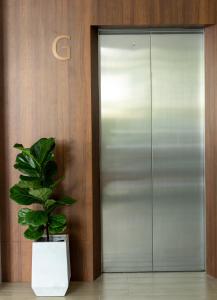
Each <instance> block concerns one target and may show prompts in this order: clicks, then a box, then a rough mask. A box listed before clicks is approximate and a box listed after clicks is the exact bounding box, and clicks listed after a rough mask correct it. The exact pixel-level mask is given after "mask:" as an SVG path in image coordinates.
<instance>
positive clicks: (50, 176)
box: [10, 138, 76, 241]
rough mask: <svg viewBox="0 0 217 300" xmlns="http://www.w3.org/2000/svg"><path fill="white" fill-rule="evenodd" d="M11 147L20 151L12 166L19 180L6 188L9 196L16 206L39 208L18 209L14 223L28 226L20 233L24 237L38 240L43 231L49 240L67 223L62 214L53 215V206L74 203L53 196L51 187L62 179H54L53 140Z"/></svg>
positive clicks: (55, 170)
mask: <svg viewBox="0 0 217 300" xmlns="http://www.w3.org/2000/svg"><path fill="white" fill-rule="evenodd" d="M14 147H15V148H16V149H18V150H19V151H20V153H19V154H18V155H17V157H16V162H15V165H14V168H15V169H17V170H18V171H20V172H21V175H20V178H19V182H18V183H17V184H15V185H14V186H12V187H11V189H10V198H11V199H12V200H14V201H15V202H16V203H17V204H20V205H24V206H26V205H32V204H38V207H40V208H39V209H38V210H36V209H30V208H26V207H23V208H20V210H19V211H18V223H19V224H20V225H23V226H28V228H27V229H26V231H25V232H24V236H25V237H26V238H27V239H30V240H38V239H40V238H41V237H42V236H43V235H44V234H45V233H46V237H47V241H49V235H50V234H59V233H62V232H63V231H64V230H65V229H66V226H67V220H66V217H65V215H64V214H55V209H56V208H58V207H60V206H66V205H67V206H68V205H72V204H74V203H75V202H76V200H75V199H73V198H71V197H69V196H63V197H60V198H58V199H57V198H56V197H55V196H54V191H55V188H56V187H57V185H58V184H59V183H60V182H61V181H62V179H63V178H58V179H56V174H57V164H56V162H55V157H54V149H55V139H54V138H41V139H40V140H38V141H37V142H36V143H35V144H33V145H32V146H31V147H30V148H25V147H24V146H23V145H21V144H15V145H14Z"/></svg>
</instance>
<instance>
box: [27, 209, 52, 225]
mask: <svg viewBox="0 0 217 300" xmlns="http://www.w3.org/2000/svg"><path fill="white" fill-rule="evenodd" d="M25 221H26V224H28V225H31V226H34V227H39V226H41V225H46V223H47V222H48V216H47V214H46V212H45V211H43V210H37V211H33V210H32V211H29V212H27V213H26V215H25Z"/></svg>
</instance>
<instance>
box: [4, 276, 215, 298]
mask: <svg viewBox="0 0 217 300" xmlns="http://www.w3.org/2000/svg"><path fill="white" fill-rule="evenodd" d="M36 298H37V297H35V296H34V295H33V292H32V290H31V288H30V284H28V283H3V284H2V285H1V288H0V300H21V299H22V300H32V299H36ZM65 298H66V299H72V300H73V299H74V300H217V280H216V279H212V278H209V277H207V276H206V274H205V273H143V274H142V273H138V274H104V275H102V276H101V277H100V278H98V279H97V280H96V281H94V282H73V283H72V284H71V285H70V288H69V291H68V293H67V295H66V297H65ZM42 299H53V300H54V299H64V298H53V297H50V298H49V297H44V298H42Z"/></svg>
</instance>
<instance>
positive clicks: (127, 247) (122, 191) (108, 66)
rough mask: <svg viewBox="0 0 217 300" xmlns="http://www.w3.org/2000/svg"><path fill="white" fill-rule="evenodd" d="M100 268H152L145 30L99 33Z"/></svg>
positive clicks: (149, 105)
mask: <svg viewBox="0 0 217 300" xmlns="http://www.w3.org/2000/svg"><path fill="white" fill-rule="evenodd" d="M99 43H100V47H99V49H100V65H101V197H102V199H101V201H102V241H103V243H102V249H103V251H102V253H103V271H104V272H116V271H117V272H131V271H132V272H134V271H150V270H152V194H151V96H150V37H149V35H100V36H99Z"/></svg>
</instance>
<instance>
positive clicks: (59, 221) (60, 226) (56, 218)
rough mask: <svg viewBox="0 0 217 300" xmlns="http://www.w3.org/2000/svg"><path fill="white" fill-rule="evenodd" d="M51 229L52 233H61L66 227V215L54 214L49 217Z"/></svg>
mask: <svg viewBox="0 0 217 300" xmlns="http://www.w3.org/2000/svg"><path fill="white" fill-rule="evenodd" d="M48 222H49V231H50V233H52V234H57V233H61V232H63V231H64V230H65V229H66V217H65V216H64V215H61V214H60V215H53V216H50V217H49V220H48Z"/></svg>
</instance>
